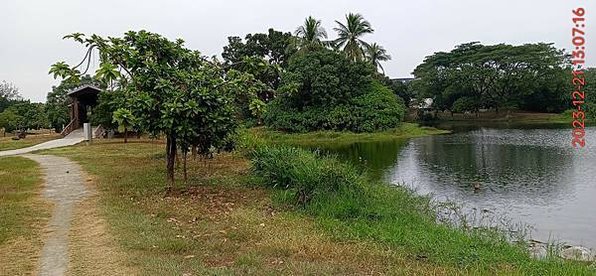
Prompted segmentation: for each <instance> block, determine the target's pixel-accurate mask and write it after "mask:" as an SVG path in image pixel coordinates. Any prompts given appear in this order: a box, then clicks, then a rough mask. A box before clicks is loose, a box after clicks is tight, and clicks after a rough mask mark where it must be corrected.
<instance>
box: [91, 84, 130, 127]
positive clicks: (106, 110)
mask: <svg viewBox="0 0 596 276" xmlns="http://www.w3.org/2000/svg"><path fill="white" fill-rule="evenodd" d="M126 103H127V101H126V94H125V93H124V91H123V90H121V89H118V90H114V91H102V92H100V93H99V95H98V96H97V105H96V106H95V107H94V108H93V113H92V114H91V118H90V121H91V124H92V125H96V126H97V125H101V126H102V127H103V128H104V129H117V128H118V125H117V124H116V123H114V120H113V115H114V112H115V111H116V110H118V109H119V108H122V107H125V106H126Z"/></svg>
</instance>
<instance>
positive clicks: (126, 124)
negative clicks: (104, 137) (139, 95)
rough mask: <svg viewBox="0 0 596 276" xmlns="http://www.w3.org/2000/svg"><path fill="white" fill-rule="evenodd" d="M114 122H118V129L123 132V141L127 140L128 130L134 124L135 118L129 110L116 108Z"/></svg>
mask: <svg viewBox="0 0 596 276" xmlns="http://www.w3.org/2000/svg"><path fill="white" fill-rule="evenodd" d="M113 122H114V123H116V124H118V131H120V132H124V143H126V142H127V141H126V140H127V138H128V137H127V136H128V131H129V130H130V129H132V128H133V127H134V126H135V125H136V118H135V117H134V115H132V112H130V110H128V109H125V108H118V109H117V110H116V111H114V120H113Z"/></svg>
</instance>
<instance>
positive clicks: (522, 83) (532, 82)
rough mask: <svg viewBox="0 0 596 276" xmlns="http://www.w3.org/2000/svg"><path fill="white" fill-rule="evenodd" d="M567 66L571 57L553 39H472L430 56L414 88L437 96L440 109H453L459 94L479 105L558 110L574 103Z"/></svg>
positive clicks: (416, 72) (423, 94) (418, 71)
mask: <svg viewBox="0 0 596 276" xmlns="http://www.w3.org/2000/svg"><path fill="white" fill-rule="evenodd" d="M568 66H569V60H568V57H567V56H565V54H564V52H563V51H561V50H558V49H556V48H554V47H553V46H552V45H551V44H545V43H537V44H524V45H520V46H512V45H506V44H497V45H490V46H485V45H482V44H480V43H478V42H472V43H465V44H462V45H459V46H457V47H456V48H455V49H454V50H453V51H451V52H449V53H445V52H437V53H435V54H433V55H431V56H428V57H426V58H425V60H424V62H423V63H422V64H420V65H419V66H418V67H416V69H415V70H414V75H415V76H416V80H415V83H414V87H415V90H417V91H418V93H419V97H420V98H427V97H430V98H433V100H434V103H433V104H434V107H435V109H437V110H452V109H453V108H454V106H453V104H454V103H455V102H456V101H457V100H458V99H459V98H462V97H468V98H472V99H474V100H473V101H474V102H476V104H475V105H477V108H495V109H496V110H497V111H498V109H499V108H501V107H506V108H521V109H525V110H532V111H542V112H557V111H561V110H563V109H565V107H566V106H567V105H568V103H569V101H568V100H566V99H565V97H564V95H566V94H567V91H569V89H568V86H569V85H568V81H567V80H566V76H567V74H568V73H567V72H566V68H568ZM465 101H467V102H468V103H470V102H471V100H465ZM462 103H463V102H462V101H460V102H459V103H458V106H456V107H457V108H461V104H462Z"/></svg>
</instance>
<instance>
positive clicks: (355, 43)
mask: <svg viewBox="0 0 596 276" xmlns="http://www.w3.org/2000/svg"><path fill="white" fill-rule="evenodd" d="M335 23H337V25H338V27H335V28H333V29H334V30H335V31H336V32H337V36H338V38H337V39H335V41H334V42H333V43H334V45H335V47H337V48H343V51H344V53H346V55H347V56H348V57H349V58H350V59H351V60H354V61H357V60H362V59H363V58H364V49H365V48H366V47H367V46H368V43H366V42H365V41H364V40H362V36H364V35H365V34H371V33H373V32H374V30H373V28H372V27H371V25H370V23H369V22H368V21H367V20H365V19H364V17H363V16H362V15H361V14H358V13H356V14H354V13H349V14H347V15H346V24H344V23H341V22H339V21H337V20H336V21H335Z"/></svg>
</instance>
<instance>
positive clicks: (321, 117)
mask: <svg viewBox="0 0 596 276" xmlns="http://www.w3.org/2000/svg"><path fill="white" fill-rule="evenodd" d="M373 75H375V76H376V74H374V70H373V67H372V66H370V65H369V64H368V63H366V62H364V61H356V62H354V61H352V60H350V59H349V58H348V57H347V56H346V55H344V54H342V53H338V52H336V51H332V50H329V49H324V48H322V49H320V50H317V51H308V52H302V53H299V54H297V55H296V56H294V57H293V58H292V59H290V63H289V65H288V69H287V71H285V72H284V73H283V75H282V86H281V87H280V93H279V95H278V97H277V98H275V99H274V100H273V101H272V102H271V103H270V104H269V105H268V106H267V110H266V112H265V114H264V122H265V125H267V126H268V127H270V128H273V129H278V130H283V131H291V132H306V131H317V130H336V131H343V130H349V131H355V132H371V131H376V130H383V129H388V128H391V127H395V126H397V124H398V123H399V122H400V120H401V119H402V118H403V115H404V110H405V107H404V106H403V102H401V99H399V98H398V97H397V96H396V95H395V94H394V93H393V91H391V90H390V89H389V88H388V87H386V86H385V85H383V84H382V83H380V82H379V81H377V80H376V79H375V78H373Z"/></svg>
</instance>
